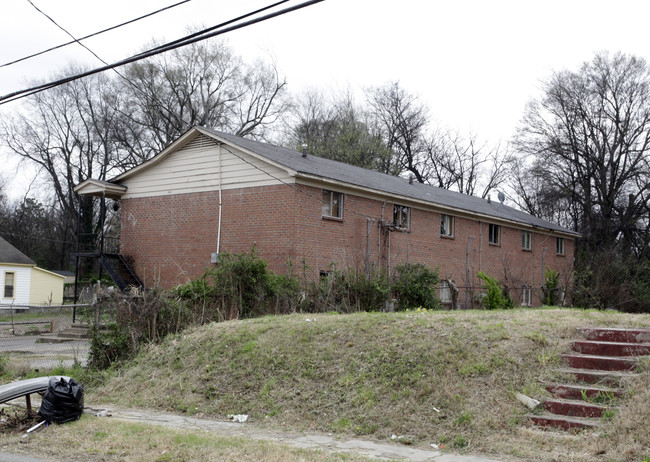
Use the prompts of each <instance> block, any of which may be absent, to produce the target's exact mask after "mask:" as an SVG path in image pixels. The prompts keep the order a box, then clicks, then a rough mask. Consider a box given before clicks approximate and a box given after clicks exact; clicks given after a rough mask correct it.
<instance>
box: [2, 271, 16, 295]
mask: <svg viewBox="0 0 650 462" xmlns="http://www.w3.org/2000/svg"><path fill="white" fill-rule="evenodd" d="M9 275H11V285H10V286H9V285H7V279H8V277H7V276H9ZM7 287H10V288H11V294H10V295H7ZM2 298H6V299H12V300H14V299H15V298H16V273H15V272H14V271H5V275H4V281H3V289H2Z"/></svg>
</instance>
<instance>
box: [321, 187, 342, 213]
mask: <svg viewBox="0 0 650 462" xmlns="http://www.w3.org/2000/svg"><path fill="white" fill-rule="evenodd" d="M323 216H324V217H331V218H343V193H340V192H334V191H328V190H326V189H323Z"/></svg>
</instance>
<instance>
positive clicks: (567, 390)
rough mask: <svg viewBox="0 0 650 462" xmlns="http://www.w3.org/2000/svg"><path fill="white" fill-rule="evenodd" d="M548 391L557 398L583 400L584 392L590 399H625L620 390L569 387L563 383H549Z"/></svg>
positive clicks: (585, 386) (578, 386) (547, 385)
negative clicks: (601, 397)
mask: <svg viewBox="0 0 650 462" xmlns="http://www.w3.org/2000/svg"><path fill="white" fill-rule="evenodd" d="M545 388H546V390H547V391H548V392H549V393H550V394H552V395H553V397H555V398H564V399H582V392H583V391H584V394H585V396H587V397H588V398H596V397H598V396H614V397H616V398H621V397H623V390H621V389H620V388H606V387H593V386H588V385H567V384H562V383H547V384H546V385H545Z"/></svg>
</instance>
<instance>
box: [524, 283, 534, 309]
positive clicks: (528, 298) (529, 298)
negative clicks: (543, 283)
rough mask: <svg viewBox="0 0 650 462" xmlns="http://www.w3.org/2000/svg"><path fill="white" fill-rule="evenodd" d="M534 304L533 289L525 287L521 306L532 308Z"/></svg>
mask: <svg viewBox="0 0 650 462" xmlns="http://www.w3.org/2000/svg"><path fill="white" fill-rule="evenodd" d="M532 304H533V288H532V287H530V286H524V287H523V288H522V290H521V305H522V306H531V305H532Z"/></svg>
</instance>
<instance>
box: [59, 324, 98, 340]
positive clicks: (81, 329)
mask: <svg viewBox="0 0 650 462" xmlns="http://www.w3.org/2000/svg"><path fill="white" fill-rule="evenodd" d="M90 331H91V327H90V326H87V325H72V326H71V327H68V328H66V329H64V330H62V331H61V332H58V333H57V335H58V336H59V337H61V338H71V339H82V338H83V339H87V338H90Z"/></svg>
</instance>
